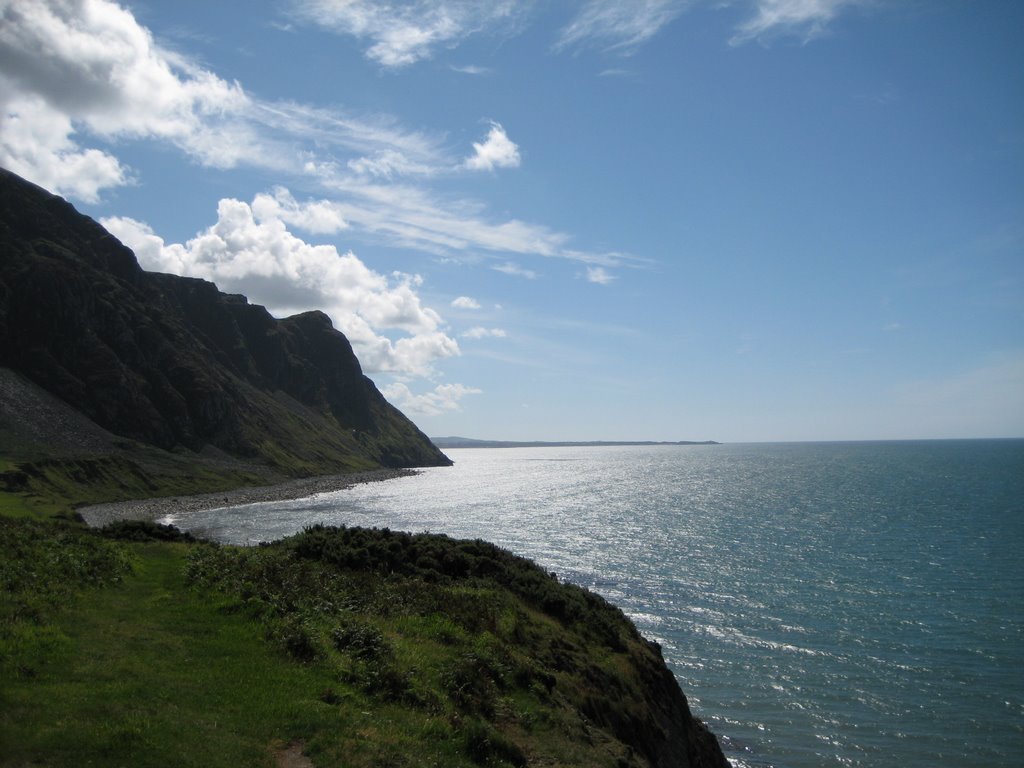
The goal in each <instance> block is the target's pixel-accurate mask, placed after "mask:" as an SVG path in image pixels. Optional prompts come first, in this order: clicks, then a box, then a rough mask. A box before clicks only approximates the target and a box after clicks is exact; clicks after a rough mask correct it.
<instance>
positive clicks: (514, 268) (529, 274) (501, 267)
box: [491, 261, 537, 280]
mask: <svg viewBox="0 0 1024 768" xmlns="http://www.w3.org/2000/svg"><path fill="white" fill-rule="evenodd" d="M491 269H493V270H494V271H495V272H501V273H503V274H506V275H513V276H514V277H525V278H526V279H527V280H536V279H537V273H536V272H534V271H533V270H532V269H526V268H525V267H521V266H520V265H518V264H516V263H515V262H512V261H506V262H505V263H504V264H498V265H497V266H495V267H491Z"/></svg>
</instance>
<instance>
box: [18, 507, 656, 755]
mask: <svg viewBox="0 0 1024 768" xmlns="http://www.w3.org/2000/svg"><path fill="white" fill-rule="evenodd" d="M13 509H14V513H15V514H17V512H18V507H17V505H16V504H15V505H13ZM170 533H173V532H170ZM147 537H155V538H164V539H168V538H169V539H173V538H175V537H174V536H169V532H168V531H167V530H166V529H162V528H159V527H156V526H152V525H137V524H132V525H124V526H118V527H116V528H112V529H110V531H108V532H107V534H106V535H101V534H99V533H96V532H94V531H88V530H86V529H84V528H82V527H80V526H78V525H75V524H73V523H70V522H59V521H46V522H41V521H38V520H31V519H25V518H24V517H21V518H18V517H3V516H0V580H2V584H0V586H2V587H3V590H4V591H3V599H2V602H0V766H23V765H37V764H38V765H47V766H83V765H95V766H114V765H131V766H150V765H152V766H192V765H197V766H198V765H202V766H242V765H244V766H260V765H264V766H273V765H275V760H274V752H275V750H278V749H280V748H281V747H283V746H285V745H287V744H291V743H296V742H298V743H301V744H303V749H304V752H305V754H307V755H308V756H309V757H310V758H311V759H312V761H313V762H314V764H315V765H317V766H346V767H347V768H348V767H351V768H363V767H366V768H369V767H370V766H375V767H379V766H394V767H396V768H399V767H402V766H408V767H409V768H412V767H413V766H452V767H453V768H460V767H462V768H473V767H474V766H481V765H484V766H525V765H527V764H537V765H561V766H595V767H598V768H599V767H600V766H607V767H608V768H613V767H614V768H623V767H624V766H634V767H639V766H644V765H647V764H648V760H647V758H648V757H653V752H652V753H650V754H646V753H645V751H644V750H645V749H649V748H650V743H647V745H646V747H645V746H644V743H645V742H644V741H643V740H644V739H645V738H648V737H650V736H651V734H650V733H644V732H643V729H644V727H647V726H645V725H644V724H645V723H653V722H655V721H656V720H657V718H658V715H657V714H656V712H655V709H656V708H657V707H658V706H660V703H659V702H658V701H656V699H657V698H658V697H657V696H655V697H653V698H652V695H651V693H652V689H651V687H650V679H649V677H650V674H651V670H652V669H654V668H655V667H656V666H657V663H660V661H657V662H656V660H655V657H654V654H653V653H652V651H651V648H650V646H649V645H648V644H647V643H646V642H644V641H643V640H642V638H640V636H639V635H638V634H637V633H636V630H635V628H633V627H632V625H631V624H630V623H629V622H628V621H626V620H625V618H624V617H623V616H622V615H621V612H619V611H618V610H617V609H615V608H614V607H612V606H610V605H609V604H607V603H606V602H605V601H603V600H602V599H601V598H598V597H596V596H594V595H592V594H590V593H588V592H586V591H584V590H581V589H579V588H577V587H572V586H567V585H562V584H559V583H558V582H557V581H556V580H555V579H554V578H553V577H552V576H550V575H548V574H545V573H544V572H543V571H541V570H540V569H538V568H537V567H536V566H534V565H533V564H532V563H529V562H528V561H526V560H523V559H521V558H518V557H515V556H513V555H511V554H510V553H508V552H504V551H502V550H500V549H497V548H496V547H493V546H491V545H489V544H486V543H484V542H480V541H477V542H462V541H455V540H451V539H448V538H446V537H443V536H429V535H418V536H412V535H409V534H399V533H394V532H391V531H386V530H385V531H377V530H372V531H368V530H362V529H328V528H322V527H317V528H314V529H310V530H308V531H306V532H305V533H303V534H299V535H298V536H295V537H292V538H291V539H287V540H285V541H282V542H278V543H275V544H273V545H269V546H261V547H256V548H248V549H243V548H235V547H222V546H216V545H211V544H207V543H195V542H187V541H173V540H164V541H156V540H150V541H146V540H145V539H146V538H147ZM657 738H659V737H658V736H657V734H655V739H657ZM629 742H632V744H633V746H634V747H635V749H633V748H630V747H629V746H627V743H629ZM651 743H653V742H651Z"/></svg>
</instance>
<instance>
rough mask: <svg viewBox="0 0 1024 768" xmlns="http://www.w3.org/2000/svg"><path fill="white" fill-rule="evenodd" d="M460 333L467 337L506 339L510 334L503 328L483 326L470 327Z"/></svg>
mask: <svg viewBox="0 0 1024 768" xmlns="http://www.w3.org/2000/svg"><path fill="white" fill-rule="evenodd" d="M460 335H461V336H462V337H463V338H465V339H486V338H489V337H490V338H495V339H504V338H505V337H506V336H508V334H507V333H505V331H504V330H502V329H501V328H483V327H481V326H477V327H475V328H470V329H469V330H468V331H465V332H463V333H462V334H460Z"/></svg>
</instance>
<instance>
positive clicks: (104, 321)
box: [0, 169, 450, 475]
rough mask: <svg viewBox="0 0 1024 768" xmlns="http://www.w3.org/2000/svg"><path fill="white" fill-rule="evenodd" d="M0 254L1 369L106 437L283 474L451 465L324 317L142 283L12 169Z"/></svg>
mask: <svg viewBox="0 0 1024 768" xmlns="http://www.w3.org/2000/svg"><path fill="white" fill-rule="evenodd" d="M0 254H2V262H0V367H5V368H9V369H12V370H13V371H16V372H18V373H19V374H21V375H22V376H23V377H25V378H26V379H28V380H30V381H31V382H33V383H34V384H36V385H38V386H39V387H41V388H42V389H44V390H46V391H47V392H48V393H50V394H51V395H53V396H54V397H56V398H59V399H60V400H61V401H63V402H64V403H66V404H67V405H68V406H70V407H71V408H73V409H74V410H76V411H78V412H80V413H81V414H82V415H84V416H85V417H87V418H88V419H89V420H90V421H92V422H93V423H95V424H96V425H98V426H99V427H100V428H102V429H103V430H106V431H108V432H110V433H112V434H114V435H118V436H121V437H124V438H129V439H131V440H134V441H138V442H140V443H143V444H146V445H150V446H155V447H157V448H160V449H164V450H168V451H181V450H182V449H184V450H188V451H192V452H198V451H201V450H203V449H204V447H207V446H212V447H214V448H216V449H220V450H221V451H224V452H226V453H227V454H229V455H232V456H236V457H242V458H245V459H246V460H252V461H257V462H261V463H265V464H267V465H269V466H271V467H273V468H274V469H275V470H277V471H279V472H281V473H282V474H285V475H308V474H314V473H322V472H339V471H348V470H360V469H371V468H374V467H381V466H384V467H408V466H429V465H441V464H448V463H450V462H449V460H448V459H447V457H445V456H444V454H442V453H441V452H440V451H439V450H438V449H437V448H435V447H434V446H433V445H432V444H431V443H430V441H429V440H428V439H427V437H426V436H425V435H424V434H423V433H422V432H420V430H419V429H417V428H416V426H415V425H414V424H413V423H412V422H411V421H409V419H407V418H406V417H405V416H404V415H402V414H401V413H400V412H399V411H398V410H397V409H395V408H394V407H393V406H391V405H390V404H389V403H387V401H385V399H384V398H383V396H382V395H381V394H380V392H379V391H378V390H377V388H376V387H375V386H374V384H373V382H372V381H370V379H368V378H367V377H366V376H364V375H363V373H362V370H361V368H360V365H359V361H358V360H357V359H356V357H355V355H354V354H353V352H352V347H351V345H350V344H349V342H348V340H347V339H346V338H345V336H344V335H343V334H341V333H340V332H338V331H337V330H335V329H334V328H333V327H332V325H331V322H330V320H329V319H328V317H327V316H326V315H324V314H323V313H322V312H307V313H304V314H301V315H296V316H294V317H289V318H286V319H283V320H277V319H275V318H273V317H272V316H271V315H270V313H269V312H267V310H266V309H264V308H263V307H260V306H256V305H252V304H249V302H248V301H247V300H246V298H245V297H244V296H238V295H228V294H224V293H221V292H220V291H219V290H218V289H217V287H216V286H215V285H213V284H212V283H210V282H207V281H204V280H198V279H193V278H183V277H177V276H174V275H165V274H155V273H149V272H145V271H144V270H142V268H141V267H140V266H139V264H138V261H137V260H136V259H135V255H134V254H133V253H132V252H131V251H130V250H129V249H128V248H126V247H125V246H124V245H122V244H121V243H120V242H119V241H118V240H116V239H115V238H114V237H113V236H112V235H110V234H109V233H108V232H107V231H106V230H105V229H103V228H102V227H101V226H100V225H99V224H97V223H96V222H95V221H93V220H92V219H90V218H88V217H86V216H83V215H81V214H79V213H78V212H77V211H76V210H75V209H74V208H73V207H72V206H71V205H70V204H69V203H67V202H66V201H64V200H62V199H61V198H58V197H55V196H54V195H51V194H49V193H48V192H46V191H44V190H42V189H40V188H39V187H36V186H35V185H32V184H30V183H28V182H26V181H24V180H23V179H21V178H19V177H17V176H15V175H14V174H12V173H10V172H8V171H5V170H2V169H0ZM16 416H17V414H14V415H13V416H12V417H11V418H16Z"/></svg>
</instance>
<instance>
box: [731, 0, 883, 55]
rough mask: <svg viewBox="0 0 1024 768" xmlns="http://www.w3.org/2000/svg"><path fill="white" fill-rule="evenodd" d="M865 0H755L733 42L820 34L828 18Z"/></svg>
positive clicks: (865, 0) (807, 36)
mask: <svg viewBox="0 0 1024 768" xmlns="http://www.w3.org/2000/svg"><path fill="white" fill-rule="evenodd" d="M866 2H867V0H755V2H754V6H755V14H754V16H753V18H751V19H750V20H748V21H747V22H745V23H743V24H741V25H740V26H739V28H738V29H737V31H736V35H735V36H734V37H733V38H732V40H731V41H730V42H731V43H732V44H733V45H738V44H740V43H745V42H747V41H748V40H754V39H757V38H763V37H766V36H768V35H770V34H786V33H790V34H799V35H801V36H803V38H804V39H805V40H810V39H813V38H815V37H818V36H819V35H821V34H822V33H823V32H824V31H825V28H826V27H827V25H828V24H829V22H831V21H832V20H833V19H834V18H835V17H836V16H838V15H839V13H840V12H841V11H843V10H845V9H846V8H849V7H852V6H856V5H865V4H866Z"/></svg>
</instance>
